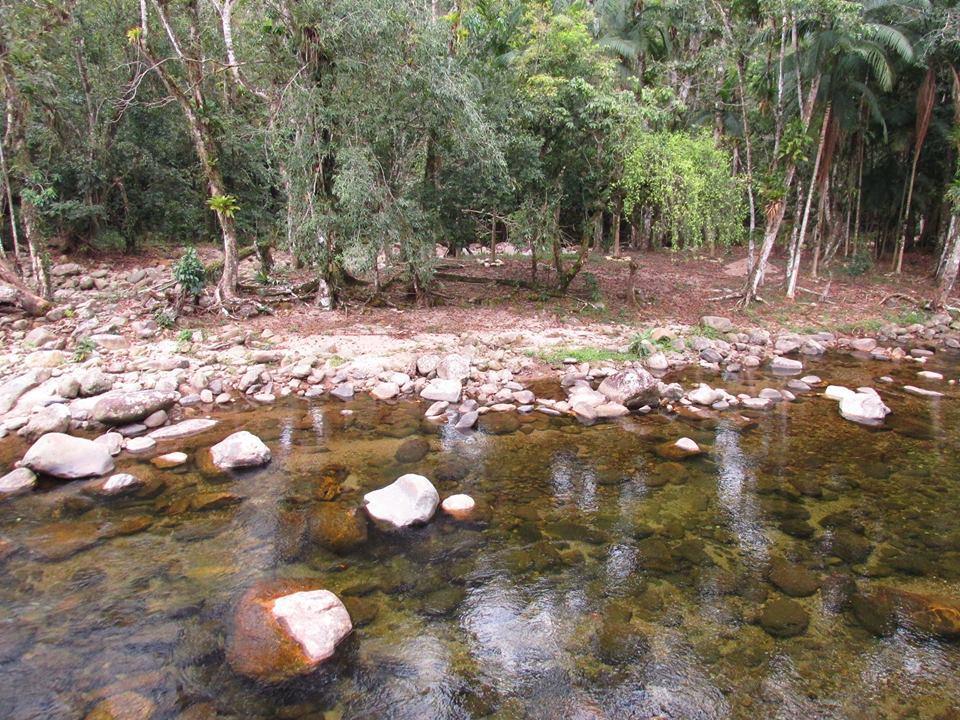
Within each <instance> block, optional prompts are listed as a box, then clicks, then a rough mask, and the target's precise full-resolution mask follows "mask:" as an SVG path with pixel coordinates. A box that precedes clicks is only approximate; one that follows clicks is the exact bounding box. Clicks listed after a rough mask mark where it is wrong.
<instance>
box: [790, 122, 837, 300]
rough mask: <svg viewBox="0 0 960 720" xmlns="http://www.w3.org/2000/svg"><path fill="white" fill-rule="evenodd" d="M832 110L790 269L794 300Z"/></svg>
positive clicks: (815, 165)
mask: <svg viewBox="0 0 960 720" xmlns="http://www.w3.org/2000/svg"><path fill="white" fill-rule="evenodd" d="M830 110H831V106H830V104H829V103H828V104H827V109H826V110H825V111H824V113H823V125H822V127H821V128H820V142H819V143H818V144H817V157H816V160H814V162H813V174H812V175H811V176H810V188H809V190H808V191H807V202H806V205H805V206H804V208H803V220H801V222H800V236H799V237H798V238H797V244H796V248H795V249H794V252H793V259H792V261H791V267H790V277H789V278H788V280H787V297H788V298H790V299H791V300H793V299H794V298H795V297H796V294H797V278H799V276H800V259H801V257H802V255H803V243H804V240H805V239H806V235H807V222H808V221H809V219H810V205H811V203H812V202H813V193H814V191H815V190H816V188H817V178H818V177H819V174H820V162H821V161H822V160H823V148H824V145H825V144H826V140H827V128H829V127H830Z"/></svg>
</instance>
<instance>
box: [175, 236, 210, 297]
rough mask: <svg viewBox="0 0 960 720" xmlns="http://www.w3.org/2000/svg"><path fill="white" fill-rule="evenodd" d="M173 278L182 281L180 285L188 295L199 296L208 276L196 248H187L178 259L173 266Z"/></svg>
mask: <svg viewBox="0 0 960 720" xmlns="http://www.w3.org/2000/svg"><path fill="white" fill-rule="evenodd" d="M173 279H174V280H176V281H177V282H178V283H180V287H182V288H183V290H184V292H186V293H187V294H188V295H192V296H193V297H197V296H198V295H200V293H202V292H203V286H204V285H205V284H206V282H207V277H206V274H205V272H204V269H203V263H202V262H200V258H199V257H198V256H197V251H196V250H195V249H194V248H187V251H186V252H185V253H184V254H183V256H182V257H181V258H180V259H179V260H177V264H176V265H174V266H173Z"/></svg>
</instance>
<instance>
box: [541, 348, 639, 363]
mask: <svg viewBox="0 0 960 720" xmlns="http://www.w3.org/2000/svg"><path fill="white" fill-rule="evenodd" d="M539 357H540V359H541V360H543V361H544V362H545V363H549V364H550V365H562V364H563V362H564V361H565V360H567V359H572V360H575V361H576V362H578V363H581V362H586V363H592V362H603V361H605V360H612V361H614V362H624V361H629V360H636V359H637V358H638V355H636V354H635V353H633V352H632V351H631V352H620V351H618V350H608V349H606V348H597V347H580V348H553V349H550V350H544V351H542V352H541V353H540V354H539Z"/></svg>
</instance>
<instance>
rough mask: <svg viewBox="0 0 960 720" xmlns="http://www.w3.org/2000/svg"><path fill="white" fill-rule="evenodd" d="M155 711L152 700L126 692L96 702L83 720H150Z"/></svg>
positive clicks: (130, 691)
mask: <svg viewBox="0 0 960 720" xmlns="http://www.w3.org/2000/svg"><path fill="white" fill-rule="evenodd" d="M156 710H157V705H156V703H155V702H153V700H151V699H149V698H147V697H144V696H143V695H141V694H140V693H138V692H134V691H133V690H127V691H125V692H121V693H117V694H116V695H111V696H110V697H108V698H105V699H103V700H101V701H100V702H98V703H97V704H96V705H94V707H93V709H92V710H91V711H90V712H89V713H87V714H86V715H85V716H84V720H150V718H152V717H153V716H154V713H155V712H156Z"/></svg>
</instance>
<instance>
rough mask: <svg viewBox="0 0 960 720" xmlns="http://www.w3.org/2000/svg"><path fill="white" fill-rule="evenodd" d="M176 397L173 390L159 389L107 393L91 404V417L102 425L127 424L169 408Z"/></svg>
mask: <svg viewBox="0 0 960 720" xmlns="http://www.w3.org/2000/svg"><path fill="white" fill-rule="evenodd" d="M177 397H178V395H177V393H175V392H163V391H161V390H137V391H134V392H125V393H120V392H117V393H109V394H107V395H104V396H103V397H102V398H100V400H98V401H97V404H96V405H94V406H93V417H94V419H95V420H96V421H97V422H101V423H103V424H104V425H127V424H128V423H134V422H139V421H140V420H143V419H144V418H146V417H147V416H149V415H152V414H153V413H155V412H156V411H157V410H165V409H167V408H169V407H170V406H171V405H173V404H174V403H175V402H176V401H177Z"/></svg>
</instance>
